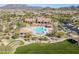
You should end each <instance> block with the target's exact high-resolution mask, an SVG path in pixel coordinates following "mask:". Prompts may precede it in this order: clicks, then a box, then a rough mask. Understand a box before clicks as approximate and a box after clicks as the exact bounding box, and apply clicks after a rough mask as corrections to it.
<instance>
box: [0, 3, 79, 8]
mask: <svg viewBox="0 0 79 59" xmlns="http://www.w3.org/2000/svg"><path fill="white" fill-rule="evenodd" d="M5 5H6V4H0V7H1V6H5ZM30 6H40V7H51V8H60V7H69V6H79V4H30Z"/></svg>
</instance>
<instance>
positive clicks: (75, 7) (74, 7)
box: [59, 6, 79, 10]
mask: <svg viewBox="0 0 79 59" xmlns="http://www.w3.org/2000/svg"><path fill="white" fill-rule="evenodd" d="M59 9H64V10H79V6H69V7H61V8H59Z"/></svg>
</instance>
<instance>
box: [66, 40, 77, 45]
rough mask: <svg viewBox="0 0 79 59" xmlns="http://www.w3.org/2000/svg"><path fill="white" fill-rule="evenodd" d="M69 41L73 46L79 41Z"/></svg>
mask: <svg viewBox="0 0 79 59" xmlns="http://www.w3.org/2000/svg"><path fill="white" fill-rule="evenodd" d="M67 41H68V42H70V43H71V44H76V43H77V41H75V40H74V39H68V40H67Z"/></svg>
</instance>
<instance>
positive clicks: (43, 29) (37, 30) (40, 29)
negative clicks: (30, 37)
mask: <svg viewBox="0 0 79 59" xmlns="http://www.w3.org/2000/svg"><path fill="white" fill-rule="evenodd" d="M45 30H46V29H45V28H44V27H36V28H34V32H35V33H37V34H43V33H44V32H45Z"/></svg>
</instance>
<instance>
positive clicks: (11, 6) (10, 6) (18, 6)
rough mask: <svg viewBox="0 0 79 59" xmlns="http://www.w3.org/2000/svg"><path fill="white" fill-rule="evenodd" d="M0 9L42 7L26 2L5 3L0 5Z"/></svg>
mask: <svg viewBox="0 0 79 59" xmlns="http://www.w3.org/2000/svg"><path fill="white" fill-rule="evenodd" d="M0 8H1V9H39V8H42V7H40V6H29V5H26V4H7V5H5V6H2V7H0Z"/></svg>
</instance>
